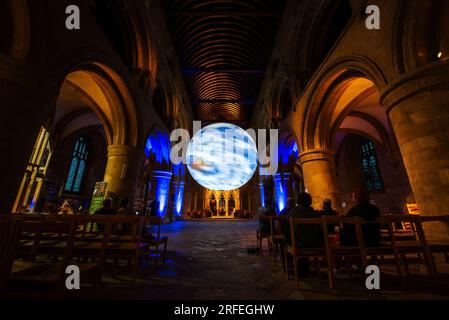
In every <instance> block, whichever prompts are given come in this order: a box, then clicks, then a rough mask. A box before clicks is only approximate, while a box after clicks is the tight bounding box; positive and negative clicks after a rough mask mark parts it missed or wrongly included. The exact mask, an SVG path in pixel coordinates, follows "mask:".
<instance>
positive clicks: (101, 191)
mask: <svg viewBox="0 0 449 320" xmlns="http://www.w3.org/2000/svg"><path fill="white" fill-rule="evenodd" d="M107 187H108V183H107V182H97V183H96V184H95V189H94V194H93V196H92V201H91V202H90V208H89V213H90V214H93V213H95V211H97V210H98V209H100V208H101V207H102V205H103V200H104V198H105V196H106V190H107Z"/></svg>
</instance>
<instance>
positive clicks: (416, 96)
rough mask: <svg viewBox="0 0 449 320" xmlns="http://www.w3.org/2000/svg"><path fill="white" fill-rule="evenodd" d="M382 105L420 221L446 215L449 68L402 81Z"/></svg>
mask: <svg viewBox="0 0 449 320" xmlns="http://www.w3.org/2000/svg"><path fill="white" fill-rule="evenodd" d="M381 103H382V104H383V105H384V106H385V107H386V108H387V111H388V115H389V118H390V121H391V124H392V127H393V130H394V133H395V135H396V138H397V140H398V144H399V147H400V150H401V154H402V157H403V160H404V164H405V168H406V170H407V174H408V177H409V180H410V184H411V186H412V189H413V192H414V195H415V199H416V201H417V204H418V207H419V211H420V213H421V215H425V216H433V215H447V214H448V208H449V64H448V63H446V64H442V63H440V64H436V65H433V66H432V67H430V68H427V69H425V70H421V71H420V72H416V73H414V74H408V75H406V76H404V77H403V78H401V79H400V80H399V81H397V82H396V83H394V84H393V85H392V86H390V87H389V88H387V89H386V90H385V91H384V93H383V94H382V98H381ZM440 231H442V230H440ZM446 232H447V230H446Z"/></svg>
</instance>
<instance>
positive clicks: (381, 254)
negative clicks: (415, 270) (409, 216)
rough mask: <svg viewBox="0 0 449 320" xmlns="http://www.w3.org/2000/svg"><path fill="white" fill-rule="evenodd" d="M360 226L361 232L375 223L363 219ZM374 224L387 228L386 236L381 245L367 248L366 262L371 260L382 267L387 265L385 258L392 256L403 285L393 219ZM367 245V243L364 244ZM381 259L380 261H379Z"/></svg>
mask: <svg viewBox="0 0 449 320" xmlns="http://www.w3.org/2000/svg"><path fill="white" fill-rule="evenodd" d="M357 222H358V224H359V225H360V227H359V228H358V229H359V230H360V231H361V230H362V228H363V226H364V225H369V224H372V223H373V222H367V221H365V220H362V219H358V221H357ZM374 223H377V224H379V225H380V226H383V228H385V235H384V236H383V237H382V238H381V239H382V241H381V242H380V243H379V245H376V246H365V248H364V250H363V252H364V253H365V256H366V258H365V260H366V261H368V260H369V259H371V263H373V264H374V263H376V264H377V265H380V263H379V262H381V263H382V264H383V263H385V257H388V256H391V257H392V258H393V261H394V263H395V265H396V270H397V273H398V277H399V278H400V279H401V283H402V284H403V274H402V270H401V261H400V258H399V253H398V250H397V248H396V238H395V235H394V223H392V222H391V219H390V218H389V217H388V216H385V217H381V218H379V219H378V220H377V221H375V222H374ZM363 244H365V242H363ZM378 258H380V260H378Z"/></svg>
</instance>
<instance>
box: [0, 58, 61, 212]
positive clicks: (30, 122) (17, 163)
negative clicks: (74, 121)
mask: <svg viewBox="0 0 449 320" xmlns="http://www.w3.org/2000/svg"><path fill="white" fill-rule="evenodd" d="M57 95H58V87H57V85H56V83H54V82H52V81H51V80H49V79H47V78H46V77H45V75H43V74H40V73H37V72H34V71H32V70H31V68H30V67H28V66H27V67H25V66H22V65H19V63H18V62H17V61H13V60H11V59H10V58H8V57H6V56H2V55H0V104H1V106H0V145H1V147H2V150H3V155H2V157H1V160H0V164H1V168H2V178H1V179H0V212H1V213H8V212H12V210H13V206H14V202H15V200H16V196H17V193H18V191H19V188H20V184H21V182H22V179H23V176H24V173H25V168H26V165H27V163H28V161H29V159H30V157H31V154H32V151H33V147H34V143H35V142H36V139H37V136H38V134H39V130H40V128H41V126H44V122H45V120H46V117H47V115H48V112H49V111H50V110H51V108H54V107H55V104H56V99H57Z"/></svg>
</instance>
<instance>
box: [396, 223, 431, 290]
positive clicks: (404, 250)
mask: <svg viewBox="0 0 449 320" xmlns="http://www.w3.org/2000/svg"><path fill="white" fill-rule="evenodd" d="M388 219H389V221H390V223H391V224H398V223H409V224H412V225H413V227H414V229H415V230H416V235H417V236H416V238H415V239H412V240H410V239H407V240H404V239H401V238H400V237H397V236H396V234H395V235H394V236H395V237H394V238H395V241H394V245H395V247H396V250H397V253H398V254H399V257H400V258H401V262H402V264H403V265H404V268H405V272H406V274H407V275H410V269H409V265H408V262H409V261H408V258H407V256H408V255H416V256H417V257H418V261H421V256H422V257H423V258H424V264H425V265H426V267H427V271H428V275H429V277H430V278H431V280H432V281H435V276H436V274H435V268H434V266H433V263H432V257H431V254H430V250H429V247H428V245H427V241H426V238H425V234H424V230H423V227H422V224H421V221H420V217H419V216H417V215H390V216H388Z"/></svg>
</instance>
